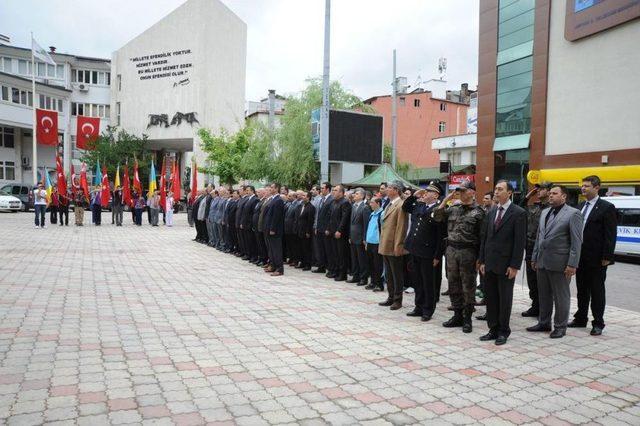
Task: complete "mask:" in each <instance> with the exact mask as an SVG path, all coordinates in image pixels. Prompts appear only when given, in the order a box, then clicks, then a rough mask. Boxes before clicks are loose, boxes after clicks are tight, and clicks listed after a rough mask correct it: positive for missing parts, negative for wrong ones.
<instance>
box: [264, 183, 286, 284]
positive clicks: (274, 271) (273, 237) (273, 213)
mask: <svg viewBox="0 0 640 426" xmlns="http://www.w3.org/2000/svg"><path fill="white" fill-rule="evenodd" d="M270 193H271V197H270V201H269V204H268V205H267V207H266V209H265V212H264V235H265V238H266V241H267V250H268V252H269V263H270V264H269V266H267V267H266V268H265V272H267V273H271V276H272V277H279V276H280V275H282V274H283V273H284V268H283V260H282V236H283V234H284V202H283V201H282V198H280V184H279V183H272V184H271V186H270Z"/></svg>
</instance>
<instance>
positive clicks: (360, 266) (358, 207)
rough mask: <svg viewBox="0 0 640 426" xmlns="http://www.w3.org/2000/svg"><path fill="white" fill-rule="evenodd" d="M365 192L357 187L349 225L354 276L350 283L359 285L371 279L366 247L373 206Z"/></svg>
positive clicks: (365, 283)
mask: <svg viewBox="0 0 640 426" xmlns="http://www.w3.org/2000/svg"><path fill="white" fill-rule="evenodd" d="M364 198H365V192H364V189H362V188H357V189H356V190H355V191H354V193H353V207H352V208H351V220H350V227H349V245H350V246H349V248H350V251H351V273H352V274H353V277H352V278H351V279H350V280H348V281H347V282H349V283H357V284H358V285H359V286H363V285H367V281H368V280H369V262H368V259H367V252H366V250H365V247H364V238H365V233H366V232H367V231H366V228H365V226H366V225H368V224H369V216H370V215H371V207H369V205H368V204H367V202H366V201H365V199H364Z"/></svg>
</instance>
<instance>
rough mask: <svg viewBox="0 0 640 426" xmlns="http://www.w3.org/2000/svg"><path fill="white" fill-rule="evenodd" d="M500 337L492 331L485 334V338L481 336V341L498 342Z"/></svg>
mask: <svg viewBox="0 0 640 426" xmlns="http://www.w3.org/2000/svg"><path fill="white" fill-rule="evenodd" d="M497 338H498V335H497V334H496V333H492V332H491V331H490V332H488V333H487V334H485V335H484V336H480V341H482V342H488V341H490V340H496V339H497Z"/></svg>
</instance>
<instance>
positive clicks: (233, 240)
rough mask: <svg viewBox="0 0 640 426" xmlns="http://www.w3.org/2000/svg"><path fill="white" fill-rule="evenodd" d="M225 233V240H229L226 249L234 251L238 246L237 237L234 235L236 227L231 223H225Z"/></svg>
mask: <svg viewBox="0 0 640 426" xmlns="http://www.w3.org/2000/svg"><path fill="white" fill-rule="evenodd" d="M224 227H225V233H226V234H227V240H228V241H229V245H228V246H227V249H229V250H231V251H236V248H237V247H238V237H237V235H236V228H234V227H233V225H225V226H224Z"/></svg>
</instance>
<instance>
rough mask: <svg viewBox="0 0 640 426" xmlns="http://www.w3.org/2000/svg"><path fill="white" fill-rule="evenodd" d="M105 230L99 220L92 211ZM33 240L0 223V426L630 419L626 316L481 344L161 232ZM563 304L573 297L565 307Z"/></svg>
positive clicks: (631, 355)
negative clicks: (598, 327)
mask: <svg viewBox="0 0 640 426" xmlns="http://www.w3.org/2000/svg"><path fill="white" fill-rule="evenodd" d="M106 219H108V217H107V218H106ZM105 222H107V224H105V225H103V226H102V227H93V226H90V225H89V226H85V227H82V228H76V227H68V228H61V227H58V226H50V227H49V228H48V229H46V230H37V229H33V222H32V214H29V215H26V214H0V241H1V242H2V246H1V247H0V422H1V423H3V424H9V425H29V424H42V423H51V424H78V425H92V426H94V425H100V424H127V423H132V424H161V425H163V424H178V425H197V424H204V423H210V424H240V425H260V424H284V423H290V424H304V425H316V424H318V425H319V424H335V425H341V424H356V423H361V424H372V425H383V424H398V425H399V424H425V423H428V424H477V423H483V424H487V425H495V424H513V423H515V424H544V425H562V424H577V423H585V424H605V425H614V424H629V425H638V424H640V404H639V403H640V332H639V330H640V315H639V314H637V313H632V312H630V311H624V310H620V309H616V308H608V310H607V328H606V329H605V334H604V335H603V336H601V337H597V338H594V337H591V336H589V335H588V329H578V330H576V329H570V330H569V332H568V335H567V336H566V337H565V338H563V339H560V340H552V339H549V338H548V336H547V335H546V334H531V333H527V332H525V331H524V328H525V327H526V326H528V325H531V324H532V321H531V320H529V319H525V318H521V317H519V316H517V315H516V314H517V313H519V312H520V311H521V310H523V309H524V308H525V304H526V300H527V298H526V294H525V292H524V291H523V290H522V288H521V286H520V284H518V285H517V286H516V292H515V293H516V295H515V299H516V300H515V303H514V315H513V321H512V329H513V334H512V336H511V338H510V340H509V343H508V344H507V345H505V346H502V347H496V346H495V345H493V344H491V343H489V344H487V343H483V342H480V341H478V337H479V336H480V335H481V334H484V333H485V332H486V326H484V325H483V324H480V323H479V322H475V328H474V331H473V333H471V334H469V335H466V334H463V333H462V332H461V331H460V330H459V329H456V330H451V329H445V328H442V327H441V326H440V323H441V322H442V321H444V320H445V319H446V318H447V317H448V316H449V312H447V311H446V310H445V307H446V304H445V303H446V301H445V303H441V304H440V305H439V306H438V310H437V313H436V315H435V316H434V318H433V320H432V321H431V322H429V323H421V322H420V321H419V320H416V319H415V318H409V317H406V316H405V313H406V312H407V310H408V309H409V308H410V307H411V300H410V299H411V298H412V296H409V297H407V299H405V301H406V303H405V305H406V308H403V309H402V310H400V311H398V312H392V311H389V310H388V309H386V308H381V307H378V306H377V302H378V301H380V299H381V296H380V294H376V293H371V292H368V291H364V290H362V289H361V288H357V287H355V286H354V285H353V284H346V283H336V282H333V281H329V280H327V279H325V278H320V277H318V276H317V275H315V274H310V273H303V272H301V271H298V270H292V269H291V268H288V269H286V271H285V275H284V276H283V277H278V278H272V277H269V276H266V275H265V274H264V273H262V272H261V271H260V270H259V269H258V268H256V267H253V266H251V265H248V264H247V263H245V262H243V261H241V260H239V259H237V258H235V257H232V256H229V255H225V254H222V253H219V252H217V251H215V250H213V249H210V248H207V247H205V246H202V245H200V244H196V243H195V242H192V241H191V238H193V230H192V229H191V228H189V227H188V226H187V225H186V217H185V215H178V216H177V220H176V222H177V226H175V227H173V228H165V227H160V228H151V227H150V226H143V227H135V226H132V225H130V224H128V223H129V220H128V218H127V224H126V225H125V226H124V227H122V228H116V227H112V226H111V225H110V224H108V222H109V221H108V220H105ZM574 304H575V301H574Z"/></svg>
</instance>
